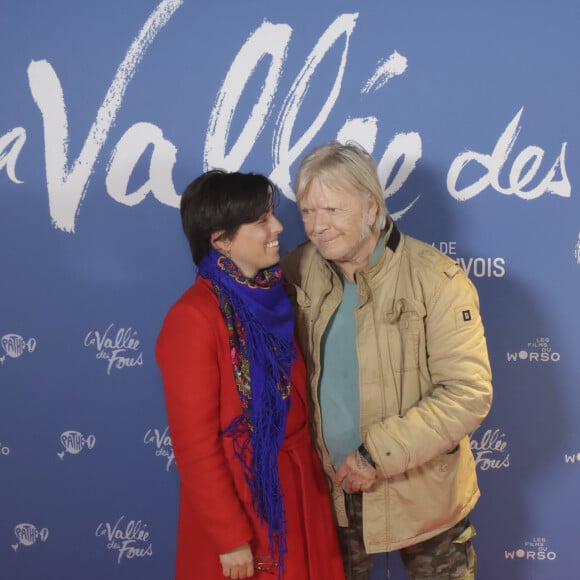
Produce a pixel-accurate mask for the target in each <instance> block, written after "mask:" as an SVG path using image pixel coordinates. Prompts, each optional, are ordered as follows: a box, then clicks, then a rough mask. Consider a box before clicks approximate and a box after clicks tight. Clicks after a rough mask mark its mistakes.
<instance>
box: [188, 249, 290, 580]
mask: <svg viewBox="0 0 580 580" xmlns="http://www.w3.org/2000/svg"><path fill="white" fill-rule="evenodd" d="M198 270H199V274H200V275H201V276H203V277H204V278H206V279H207V280H209V281H210V282H211V283H212V286H213V290H214V292H215V293H216V295H217V297H218V300H219V305H220V309H221V312H222V315H223V317H224V321H225V323H226V326H227V329H228V334H229V343H230V352H231V358H232V367H233V373H234V379H235V383H236V387H237V390H238V395H239V397H240V401H241V404H242V414H241V415H240V416H238V417H236V418H235V419H234V420H233V421H232V422H231V423H230V424H229V425H228V426H227V427H226V428H225V429H224V431H223V435H225V436H228V437H232V439H233V443H234V452H235V454H236V457H237V458H238V459H239V460H240V462H241V464H242V466H243V469H244V476H245V479H246V482H247V484H248V486H249V488H250V491H251V497H252V504H253V508H254V511H255V512H256V514H257V515H258V517H259V519H260V522H261V523H266V524H267V526H268V538H269V543H270V546H269V547H270V554H271V556H272V558H273V559H274V560H277V561H278V562H279V567H278V571H279V573H281V572H282V570H283V562H284V557H285V555H286V553H287V545H286V517H285V513H284V506H283V497H282V490H281V489H280V479H279V476H278V451H279V450H280V446H281V444H282V439H283V438H284V432H285V428H286V417H287V415H288V409H289V406H290V398H289V396H290V367H291V365H292V362H293V361H294V359H295V358H296V351H295V348H294V340H293V336H294V317H293V313H292V306H291V304H290V301H289V299H288V297H287V295H286V292H285V290H284V287H283V282H282V273H281V271H280V269H279V268H278V267H277V266H275V267H273V268H268V269H265V270H260V271H259V272H258V274H257V275H256V277H255V278H246V277H245V276H244V275H243V274H242V272H241V271H240V270H239V268H238V267H237V266H236V265H235V264H234V263H233V262H232V261H231V260H230V259H229V258H227V257H225V256H223V255H222V254H220V253H218V252H216V251H215V250H212V251H211V252H210V254H209V255H208V256H206V257H205V258H204V259H203V260H201V262H200V264H199V268H198ZM248 456H249V457H251V459H250V460H249V461H248Z"/></svg>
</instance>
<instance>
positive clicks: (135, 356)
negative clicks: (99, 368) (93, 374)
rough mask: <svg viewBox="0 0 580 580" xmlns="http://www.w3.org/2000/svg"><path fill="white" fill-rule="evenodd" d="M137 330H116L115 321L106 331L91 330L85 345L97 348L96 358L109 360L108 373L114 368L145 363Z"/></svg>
mask: <svg viewBox="0 0 580 580" xmlns="http://www.w3.org/2000/svg"><path fill="white" fill-rule="evenodd" d="M139 344H140V342H139V339H138V338H137V332H136V331H135V330H133V329H132V328H131V327H129V328H123V327H121V328H118V329H117V330H115V325H114V324H113V323H111V324H109V326H107V328H106V329H105V331H104V332H100V331H98V330H91V331H90V332H89V333H88V334H87V335H86V336H85V341H84V346H85V347H87V348H95V349H96V351H97V354H96V358H98V359H102V360H105V361H107V374H111V370H112V369H118V370H121V369H127V368H131V367H136V366H142V365H143V353H142V352H141V351H140V347H139Z"/></svg>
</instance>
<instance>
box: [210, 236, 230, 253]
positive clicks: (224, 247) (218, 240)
mask: <svg viewBox="0 0 580 580" xmlns="http://www.w3.org/2000/svg"><path fill="white" fill-rule="evenodd" d="M224 231H225V230H218V231H217V232H214V233H213V234H212V235H211V236H210V238H209V239H210V242H211V245H212V248H213V249H214V250H217V251H218V252H221V253H222V254H226V255H227V253H228V251H229V248H230V245H231V243H232V242H231V241H230V240H226V239H224V238H223V237H222V236H223V235H224Z"/></svg>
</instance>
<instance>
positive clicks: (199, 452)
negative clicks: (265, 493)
mask: <svg viewBox="0 0 580 580" xmlns="http://www.w3.org/2000/svg"><path fill="white" fill-rule="evenodd" d="M156 356H157V361H158V363H159V366H160V367H161V372H162V375H163V383H164V388H165V399H166V405H167V415H168V421H169V431H170V433H171V440H172V444H173V451H174V453H175V460H176V464H177V468H178V471H179V475H180V478H181V490H180V506H179V532H178V542H177V562H176V574H175V578H176V580H214V579H215V580H221V579H223V575H222V570H221V565H220V562H219V557H218V555H219V554H222V553H225V552H228V551H230V550H232V549H233V548H236V547H238V546H240V545H242V544H244V543H246V542H250V545H251V547H252V553H253V554H254V557H255V558H256V557H258V558H259V556H260V555H262V554H268V535H267V530H266V529H265V527H262V526H260V524H259V521H258V519H257V517H256V515H255V513H254V511H253V509H252V507H251V503H250V492H249V489H248V486H247V484H246V482H245V480H244V476H243V472H242V468H241V465H240V462H239V460H238V459H236V457H235V456H234V454H233V450H232V441H231V438H229V437H223V438H222V437H220V435H219V433H220V431H221V430H222V429H223V428H224V427H226V426H227V425H229V423H230V422H231V421H232V419H233V418H234V417H237V416H238V415H240V413H241V404H240V399H239V397H238V392H237V389H236V386H235V383H234V377H233V373H232V364H231V357H230V348H229V342H228V334H227V330H226V326H225V323H224V320H223V318H222V314H221V311H220V309H219V305H218V301H217V298H216V296H215V294H214V293H213V292H212V290H211V288H210V286H209V283H208V282H207V281H206V280H204V279H202V278H198V279H197V281H196V283H195V284H194V285H193V286H191V288H189V290H187V292H185V294H184V295H183V296H182V297H181V298H180V299H179V300H178V301H177V303H176V304H175V305H174V306H173V307H172V308H171V309H170V311H169V312H168V314H167V316H166V318H165V321H164V323H163V328H162V329H161V333H160V335H159V339H158V342H157V349H156ZM291 381H292V391H291V403H290V412H289V415H288V420H287V426H286V434H285V439H284V442H283V445H282V449H281V450H280V453H279V455H278V466H279V472H280V480H281V486H282V491H283V493H284V507H285V510H286V518H287V522H288V533H287V542H288V555H287V557H286V560H285V570H286V572H285V574H284V576H283V578H284V580H309V579H310V580H335V579H341V578H343V571H342V562H341V558H340V552H339V548H338V544H337V539H336V529H335V523H334V520H333V516H332V512H331V507H330V500H329V497H328V488H327V485H326V481H325V479H324V475H323V473H322V469H321V466H320V462H319V458H318V456H317V454H316V451H315V449H314V447H313V446H312V442H311V439H310V434H309V430H308V421H307V397H306V386H305V385H306V371H305V366H304V361H303V359H302V356H301V355H300V354H299V357H298V360H297V361H296V362H295V363H294V365H293V366H292V372H291ZM253 578H260V579H264V580H271V579H272V575H271V574H266V573H262V572H258V571H256V572H255V573H254V576H253Z"/></svg>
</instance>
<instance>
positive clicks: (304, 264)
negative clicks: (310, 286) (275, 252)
mask: <svg viewBox="0 0 580 580" xmlns="http://www.w3.org/2000/svg"><path fill="white" fill-rule="evenodd" d="M317 259H318V251H317V250H316V246H315V245H314V244H313V243H312V242H310V241H305V242H302V243H301V244H299V245H298V246H296V247H295V248H294V249H293V250H290V251H289V252H288V253H286V254H285V255H284V257H283V258H282V260H281V261H280V266H281V267H282V271H283V272H284V276H285V277H286V278H287V279H289V280H295V279H296V278H298V277H301V274H302V273H303V272H304V271H305V270H306V269H307V268H309V267H310V265H311V264H312V262H313V261H314V260H317Z"/></svg>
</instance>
